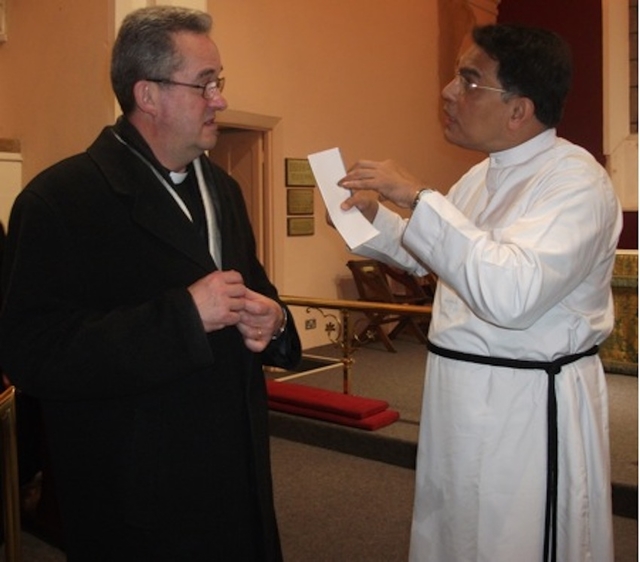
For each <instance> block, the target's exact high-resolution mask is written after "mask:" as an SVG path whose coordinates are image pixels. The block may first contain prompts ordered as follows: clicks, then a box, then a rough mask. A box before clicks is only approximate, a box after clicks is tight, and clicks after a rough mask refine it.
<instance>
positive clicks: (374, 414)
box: [266, 379, 400, 431]
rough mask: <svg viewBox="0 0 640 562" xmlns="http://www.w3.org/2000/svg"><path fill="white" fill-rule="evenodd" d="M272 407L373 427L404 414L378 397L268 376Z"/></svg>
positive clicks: (387, 422) (390, 421) (352, 425)
mask: <svg viewBox="0 0 640 562" xmlns="http://www.w3.org/2000/svg"><path fill="white" fill-rule="evenodd" d="M266 382H267V392H268V394H269V407H270V408H271V409H272V410H278V411H280V412H286V413H289V414H296V415H299V416H306V417H309V418H315V419H319V420H324V421H329V422H333V423H338V424H341V425H348V426H350V427H357V428H360V429H367V430H370V431H373V430H376V429H380V428H381V427H385V426H387V425H389V424H392V423H393V422H395V421H396V420H397V419H398V418H399V417H400V414H398V412H396V411H395V410H389V409H388V408H389V403H388V402H386V401H384V400H378V399H375V398H364V397H362V396H353V395H350V394H342V393H340V392H335V391H332V390H324V389H322V388H314V387H311V386H305V385H302V384H295V383H288V382H278V381H274V380H271V379H267V381H266Z"/></svg>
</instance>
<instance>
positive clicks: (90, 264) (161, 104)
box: [0, 7, 300, 562]
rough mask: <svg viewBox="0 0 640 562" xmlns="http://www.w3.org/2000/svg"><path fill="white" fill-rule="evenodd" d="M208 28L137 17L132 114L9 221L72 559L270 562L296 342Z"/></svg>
mask: <svg viewBox="0 0 640 562" xmlns="http://www.w3.org/2000/svg"><path fill="white" fill-rule="evenodd" d="M210 28H211V19H210V17H209V16H208V15H207V14H204V13H202V12H197V11H193V10H187V9H184V8H170V7H151V8H143V9H141V10H137V11H135V12H132V13H131V14H130V15H129V16H127V18H125V20H124V22H123V24H122V27H121V29H120V32H119V34H118V38H117V40H116V42H115V45H114V49H113V55H112V67H111V76H112V83H113V87H114V91H115V93H116V96H117V98H118V101H119V103H120V106H121V108H122V111H123V115H124V117H122V118H120V120H119V121H118V122H117V123H116V124H115V126H113V127H107V128H105V129H104V130H103V131H102V132H101V133H100V135H99V136H98V138H97V139H96V141H95V142H94V143H93V144H92V145H91V147H90V148H89V149H88V150H87V152H85V153H82V154H79V155H76V156H73V157H71V158H69V159H67V160H64V161H63V162H60V163H58V164H56V165H55V166H53V167H52V168H50V169H48V170H46V171H44V172H43V173H42V174H40V175H39V176H38V177H36V178H35V179H34V180H33V181H32V182H31V183H30V185H28V186H27V187H26V188H25V190H24V191H23V192H22V193H21V194H20V196H19V197H18V199H17V201H16V203H15V205H14V209H13V211H12V216H11V220H10V225H9V234H8V239H7V247H6V256H5V267H4V270H3V287H4V291H5V304H4V308H3V312H2V316H1V317H0V349H1V354H0V361H1V364H2V365H3V367H4V369H5V371H6V373H7V375H8V377H9V378H10V380H11V381H12V382H13V383H14V384H16V385H17V386H18V387H19V388H20V389H21V390H22V391H23V392H25V393H28V394H31V395H33V396H36V397H37V398H39V399H40V401H41V403H42V407H43V415H44V420H45V427H46V433H47V437H48V440H49V447H50V451H51V456H52V463H53V469H54V477H55V481H56V485H57V493H58V499H59V502H60V504H61V511H62V517H63V523H64V531H65V540H66V545H65V547H66V551H67V555H68V560H69V562H77V561H80V562H98V561H118V562H124V561H135V562H144V561H150V562H151V561H152V562H159V561H167V562H168V561H171V562H176V561H185V562H186V561H188V562H197V561H205V560H207V561H209V560H211V561H213V560H220V561H225V562H227V561H242V562H249V561H254V560H255V561H272V560H280V559H281V557H282V555H281V551H280V544H279V539H278V531H277V525H276V519H275V514H274V507H273V498H272V489H271V472H270V464H269V435H268V428H267V421H268V418H267V413H268V410H267V397H266V391H265V383H264V376H263V373H262V366H263V364H271V365H278V366H281V367H292V366H294V365H295V364H296V363H297V362H298V361H299V358H300V341H299V338H298V334H297V332H296V329H295V326H294V324H293V321H292V319H291V316H290V314H288V312H287V309H286V307H284V306H283V305H282V304H281V303H280V302H279V301H278V296H277V292H276V289H275V287H274V286H273V285H272V284H271V283H270V282H269V280H268V278H267V276H266V274H265V272H264V270H263V268H262V266H261V265H260V263H259V262H258V260H257V258H256V254H255V241H254V238H253V235H252V230H251V226H250V224H249V219H248V216H247V212H246V208H245V205H244V202H243V199H242V195H241V191H240V189H239V186H238V185H237V184H236V182H235V181H234V180H233V179H231V178H230V177H229V176H228V175H226V174H225V173H224V172H223V171H222V170H220V169H219V168H217V167H215V166H214V165H212V164H211V163H210V161H209V160H208V159H207V158H206V157H205V156H204V155H203V154H204V152H205V151H206V150H209V149H212V148H213V147H214V146H215V143H216V139H217V135H218V129H217V126H216V122H215V115H216V112H217V111H222V110H224V109H225V108H226V101H225V99H224V98H223V97H222V88H223V85H224V79H223V78H222V77H221V76H220V72H221V70H222V64H221V61H220V54H219V52H218V49H217V47H216V45H215V44H214V43H213V42H212V41H211V39H210V38H209V35H208V34H209V32H210Z"/></svg>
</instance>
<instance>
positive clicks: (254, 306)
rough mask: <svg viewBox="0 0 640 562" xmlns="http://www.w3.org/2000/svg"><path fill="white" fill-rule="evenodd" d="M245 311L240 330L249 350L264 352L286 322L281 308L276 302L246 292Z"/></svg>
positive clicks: (239, 325)
mask: <svg viewBox="0 0 640 562" xmlns="http://www.w3.org/2000/svg"><path fill="white" fill-rule="evenodd" d="M244 304H245V307H244V310H242V311H241V312H240V321H239V322H238V330H239V331H240V333H241V334H242V337H243V338H244V344H245V345H246V346H247V348H248V349H250V350H251V351H254V352H256V353H258V352H260V351H262V350H264V348H265V347H267V345H269V343H270V342H271V338H272V337H273V335H274V334H276V333H277V332H278V331H279V330H280V327H281V326H282V323H283V322H284V314H283V312H282V308H281V306H280V305H279V304H278V303H277V302H276V301H274V300H272V299H270V298H268V297H265V296H264V295H261V294H260V293H256V292H254V291H252V290H251V289H247V290H246V295H245V301H244Z"/></svg>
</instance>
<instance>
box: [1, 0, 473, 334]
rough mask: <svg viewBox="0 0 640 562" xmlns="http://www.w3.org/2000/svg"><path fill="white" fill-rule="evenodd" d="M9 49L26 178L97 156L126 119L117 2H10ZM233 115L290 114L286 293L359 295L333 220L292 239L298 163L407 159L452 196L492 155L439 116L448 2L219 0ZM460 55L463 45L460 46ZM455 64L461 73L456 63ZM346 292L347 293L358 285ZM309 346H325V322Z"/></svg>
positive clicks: (279, 245) (279, 160) (283, 135)
mask: <svg viewBox="0 0 640 562" xmlns="http://www.w3.org/2000/svg"><path fill="white" fill-rule="evenodd" d="M8 5H9V13H8V31H9V40H8V42H7V43H5V44H2V45H0V76H2V77H3V78H2V81H0V138H17V139H19V140H20V142H21V145H22V156H23V159H24V163H23V181H24V182H25V183H26V181H28V180H29V179H31V178H32V177H33V176H34V175H35V174H36V173H37V172H38V171H39V170H41V169H42V168H44V167H45V166H48V165H50V164H52V163H54V162H55V161H57V160H59V159H61V158H63V157H65V156H67V155H70V154H72V153H75V152H78V151H80V150H83V149H84V148H85V147H86V146H87V145H88V144H89V143H90V142H91V141H92V140H93V138H94V137H95V136H96V135H97V133H98V132H99V131H100V129H101V128H102V126H103V125H104V124H106V123H110V122H111V121H112V120H113V117H114V107H115V104H114V100H113V98H112V96H111V91H110V86H109V76H108V66H109V62H108V59H109V51H110V47H111V43H112V37H113V27H114V25H113V21H114V12H115V10H114V8H113V2H112V1H108V0H92V1H91V2H87V1H84V0H39V1H38V2H37V3H36V2H9V3H8ZM209 11H210V12H211V13H212V15H213V17H214V20H215V29H214V39H215V40H216V42H217V43H218V46H219V47H220V49H221V52H222V59H223V64H224V66H225V75H226V76H227V78H228V82H227V88H226V89H225V95H226V97H227V99H228V102H229V105H230V107H231V108H232V109H234V110H237V111H245V112H252V113H258V114H264V115H269V116H274V117H279V118H281V121H280V122H279V125H278V126H277V131H276V134H275V142H274V163H273V164H274V166H273V169H274V178H273V179H274V186H275V188H276V197H275V205H276V213H275V216H276V217H277V221H276V223H275V254H276V259H275V266H276V267H275V271H274V280H275V282H276V284H277V285H278V287H279V289H280V291H281V292H282V293H283V294H290V295H299V296H305V295H312V296H320V297H329V298H333V297H353V296H354V293H353V289H352V286H351V284H350V278H349V275H348V271H347V269H346V267H345V265H344V264H345V262H346V260H347V259H349V254H348V253H347V252H346V251H345V249H344V246H343V244H342V242H341V240H340V239H339V237H338V235H337V234H336V233H335V232H334V231H333V230H331V229H329V228H328V227H327V226H326V225H325V224H324V209H323V206H322V203H321V200H320V197H319V194H318V196H317V197H316V209H315V219H316V225H315V226H316V232H315V235H314V236H310V237H295V238H289V237H287V236H286V225H285V221H284V220H283V219H284V214H285V212H284V209H285V191H286V190H285V187H284V159H285V158H290V157H295V158H297V157H305V156H306V155H307V154H308V153H310V152H315V151H318V150H322V149H325V148H330V147H332V146H339V147H340V148H341V149H342V153H343V156H344V158H345V161H346V162H347V164H348V163H350V162H353V161H354V160H355V159H357V158H361V157H366V158H373V159H381V158H395V159H397V160H399V161H401V162H402V163H404V164H405V165H406V166H407V167H408V168H409V169H410V170H412V171H413V173H414V174H416V175H418V176H421V177H423V178H425V180H428V181H429V182H430V183H431V184H432V185H434V186H435V187H438V188H440V189H442V190H443V191H445V190H446V189H447V188H448V187H449V185H450V184H451V182H452V181H454V179H455V178H457V177H458V176H459V175H460V173H461V172H462V171H463V170H465V169H466V168H467V167H468V166H469V165H470V164H471V163H472V162H475V161H477V159H478V155H475V154H470V153H466V152H464V151H462V150H460V149H457V148H454V147H450V146H448V145H447V144H446V143H445V142H444V141H443V139H442V135H441V130H440V122H439V92H440V89H441V86H442V85H441V84H440V83H439V79H438V57H439V50H438V44H439V31H438V29H437V22H438V2H425V1H424V0H396V2H393V3H391V2H384V3H383V2H371V1H370V0H350V1H349V2H344V1H341V0H322V1H320V0H305V1H304V2H300V0H271V1H270V2H265V1H264V0H242V1H241V2H239V1H238V0H209ZM449 57H451V53H449ZM452 70H453V69H452ZM345 279H346V280H347V283H346V285H347V289H346V293H345V292H343V291H342V290H339V288H338V287H339V286H343V285H345V283H343V282H342V281H343V280H345ZM319 324H320V325H319V326H318V329H317V330H316V331H314V332H304V331H303V339H304V342H305V345H306V346H309V345H314V344H316V343H324V341H325V340H324V336H323V333H322V328H323V327H324V324H322V323H319Z"/></svg>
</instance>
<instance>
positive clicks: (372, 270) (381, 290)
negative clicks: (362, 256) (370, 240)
mask: <svg viewBox="0 0 640 562" xmlns="http://www.w3.org/2000/svg"><path fill="white" fill-rule="evenodd" d="M347 267H348V268H349V269H350V270H351V274H352V275H353V280H354V282H355V284H356V289H357V290H358V296H359V298H360V300H363V301H373V302H386V303H392V302H394V297H393V293H392V292H391V287H389V283H388V281H387V277H386V275H385V273H384V272H383V270H382V264H381V263H380V262H378V261H376V260H351V261H348V262H347Z"/></svg>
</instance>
